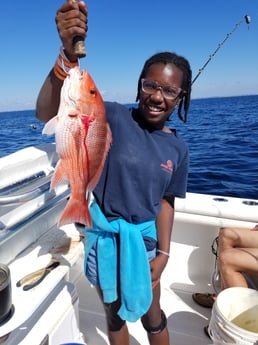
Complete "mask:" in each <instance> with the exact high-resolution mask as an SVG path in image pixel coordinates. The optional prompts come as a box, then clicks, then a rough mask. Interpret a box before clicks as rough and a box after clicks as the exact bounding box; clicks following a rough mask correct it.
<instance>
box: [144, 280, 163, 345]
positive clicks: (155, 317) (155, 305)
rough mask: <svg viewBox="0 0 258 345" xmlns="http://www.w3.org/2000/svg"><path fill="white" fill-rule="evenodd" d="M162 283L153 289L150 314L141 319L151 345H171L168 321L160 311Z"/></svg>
mask: <svg viewBox="0 0 258 345" xmlns="http://www.w3.org/2000/svg"><path fill="white" fill-rule="evenodd" d="M159 301H160V283H158V284H157V285H156V286H155V287H154V288H153V300H152V304H151V307H150V309H149V310H148V312H147V313H146V314H145V315H144V316H143V317H142V318H141V320H142V324H143V327H144V328H145V330H146V331H147V335H148V339H149V343H150V345H169V333H168V328H167V319H166V316H165V314H164V312H163V311H162V310H161V309H160V302H159Z"/></svg>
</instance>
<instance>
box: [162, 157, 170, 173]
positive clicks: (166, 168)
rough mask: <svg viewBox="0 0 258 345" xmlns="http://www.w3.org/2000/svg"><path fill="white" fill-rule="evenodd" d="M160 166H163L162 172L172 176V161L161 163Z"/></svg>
mask: <svg viewBox="0 0 258 345" xmlns="http://www.w3.org/2000/svg"><path fill="white" fill-rule="evenodd" d="M160 166H161V168H162V170H164V171H166V172H168V173H169V174H172V172H173V163H172V161H171V160H170V159H169V160H167V162H166V163H161V164H160Z"/></svg>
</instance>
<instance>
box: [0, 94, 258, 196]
mask: <svg viewBox="0 0 258 345" xmlns="http://www.w3.org/2000/svg"><path fill="white" fill-rule="evenodd" d="M43 126H44V124H42V123H41V122H40V121H38V120H37V119H36V118H35V112H34V110H28V111H12V112H2V113H0V137H1V141H0V157H3V156H5V155H8V154H10V153H13V152H15V151H16V150H19V149H21V148H25V147H28V146H32V145H40V144H42V143H48V142H53V141H54V137H47V136H42V133H41V132H42V129H43ZM172 126H173V127H175V128H177V130H178V131H179V133H180V135H181V136H182V137H183V138H184V140H185V141H186V142H187V144H188V146H189V151H190V169H189V180H188V192H193V193H204V194H212V195H221V196H232V197H241V198H247V199H258V96H242V97H225V98H209V99H196V100H192V103H191V107H190V112H189V114H188V121H187V123H186V124H183V123H181V122H180V121H179V120H177V115H176V114H174V115H173V121H172Z"/></svg>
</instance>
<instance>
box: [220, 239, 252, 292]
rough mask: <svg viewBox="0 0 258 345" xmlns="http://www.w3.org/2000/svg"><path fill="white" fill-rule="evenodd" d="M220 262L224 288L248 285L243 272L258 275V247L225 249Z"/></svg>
mask: <svg viewBox="0 0 258 345" xmlns="http://www.w3.org/2000/svg"><path fill="white" fill-rule="evenodd" d="M257 235H258V233H257ZM219 262H220V263H219V265H220V274H221V277H222V282H223V288H224V289H226V288H229V287H248V284H247V282H246V279H245V278H244V276H243V274H242V272H245V273H249V274H253V275H258V247H257V248H232V249H225V250H224V251H223V252H221V253H220V255H219Z"/></svg>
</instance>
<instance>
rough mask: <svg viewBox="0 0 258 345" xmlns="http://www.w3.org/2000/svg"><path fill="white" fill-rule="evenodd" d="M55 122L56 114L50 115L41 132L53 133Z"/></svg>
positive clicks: (56, 120) (56, 119)
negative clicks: (50, 117)
mask: <svg viewBox="0 0 258 345" xmlns="http://www.w3.org/2000/svg"><path fill="white" fill-rule="evenodd" d="M57 122H58V116H57V115H56V116H54V117H52V119H50V120H49V121H48V122H47V123H46V124H45V126H44V128H43V130H42V134H46V135H52V134H55V132H56V125H57Z"/></svg>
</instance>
